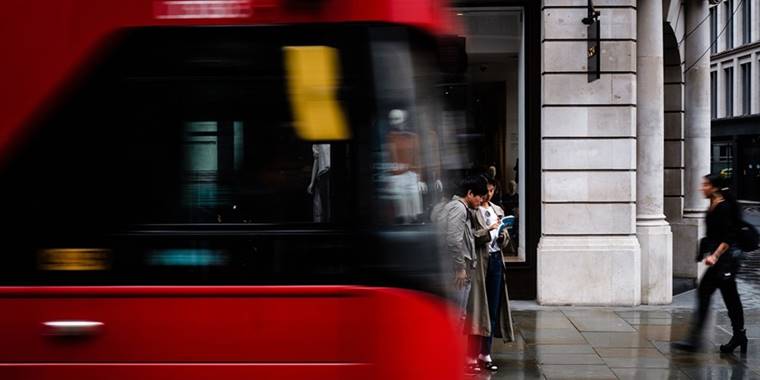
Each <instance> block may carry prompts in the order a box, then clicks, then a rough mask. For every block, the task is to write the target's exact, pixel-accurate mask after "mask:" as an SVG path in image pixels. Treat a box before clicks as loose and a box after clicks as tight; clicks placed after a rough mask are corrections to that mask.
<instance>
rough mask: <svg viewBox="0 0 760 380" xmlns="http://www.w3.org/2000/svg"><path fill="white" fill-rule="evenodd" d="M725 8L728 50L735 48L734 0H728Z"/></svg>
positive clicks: (725, 36) (725, 33) (725, 34)
mask: <svg viewBox="0 0 760 380" xmlns="http://www.w3.org/2000/svg"><path fill="white" fill-rule="evenodd" d="M724 4H726V8H725V12H724V14H725V16H726V17H725V19H726V23H725V24H724V25H726V29H725V32H724V33H723V35H724V38H725V39H726V50H729V49H733V48H734V0H727V1H726V2H725V3H724Z"/></svg>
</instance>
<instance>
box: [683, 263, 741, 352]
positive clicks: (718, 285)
mask: <svg viewBox="0 0 760 380" xmlns="http://www.w3.org/2000/svg"><path fill="white" fill-rule="evenodd" d="M725 254H727V255H730V254H731V252H726V253H725ZM737 270H738V267H737V266H735V265H733V264H732V263H730V262H726V263H721V262H718V263H717V264H716V265H714V266H711V267H710V268H708V269H707V271H706V272H705V275H704V276H703V277H702V281H701V282H700V283H699V288H698V289H697V297H698V298H697V312H696V317H695V322H694V329H693V330H692V334H694V338H695V339H699V337H701V334H702V330H703V329H704V326H705V320H706V319H707V313H708V311H709V310H710V299H711V298H712V295H713V293H714V292H715V290H717V289H720V294H721V295H722V296H723V301H724V302H725V303H726V308H727V309H728V317H729V318H730V319H731V327H732V328H733V330H734V331H735V332H736V331H740V330H743V329H744V309H743V308H742V301H741V300H740V299H739V292H738V291H737V290H736V271H737Z"/></svg>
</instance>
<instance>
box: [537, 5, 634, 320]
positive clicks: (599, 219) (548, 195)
mask: <svg viewBox="0 0 760 380" xmlns="http://www.w3.org/2000/svg"><path fill="white" fill-rule="evenodd" d="M586 5H587V2H586V1H585V0H544V1H543V10H542V27H543V36H542V48H541V51H542V61H543V62H542V78H543V80H542V117H541V138H542V144H541V156H542V162H541V167H542V187H543V189H542V199H541V212H542V217H541V221H542V226H541V231H542V237H541V240H540V242H539V246H538V254H537V255H538V258H537V282H538V291H537V300H538V302H539V303H541V304H589V305H636V304H638V303H639V302H640V299H641V269H640V260H641V257H640V247H639V243H638V240H637V238H636V2H635V0H603V1H596V2H595V4H594V5H595V6H596V7H597V9H598V10H599V11H601V17H600V19H601V20H603V21H602V24H601V40H602V42H601V54H602V63H601V71H602V74H601V78H600V79H598V80H596V81H594V82H591V83H589V82H588V81H587V74H586V37H587V32H586V26H585V25H583V24H582V23H581V19H582V18H584V17H586V12H587V10H586Z"/></svg>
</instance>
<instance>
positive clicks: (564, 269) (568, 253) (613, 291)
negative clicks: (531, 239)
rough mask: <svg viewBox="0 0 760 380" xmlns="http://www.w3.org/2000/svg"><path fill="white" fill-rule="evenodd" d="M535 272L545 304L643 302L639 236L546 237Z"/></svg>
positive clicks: (636, 303)
mask: <svg viewBox="0 0 760 380" xmlns="http://www.w3.org/2000/svg"><path fill="white" fill-rule="evenodd" d="M536 270H537V282H538V284H537V285H538V294H537V302H538V303H539V304H541V305H600V306H637V305H639V304H640V303H641V251H640V248H639V241H638V240H637V239H636V237H635V236H544V237H542V238H541V241H540V242H539V244H538V254H537V268H536Z"/></svg>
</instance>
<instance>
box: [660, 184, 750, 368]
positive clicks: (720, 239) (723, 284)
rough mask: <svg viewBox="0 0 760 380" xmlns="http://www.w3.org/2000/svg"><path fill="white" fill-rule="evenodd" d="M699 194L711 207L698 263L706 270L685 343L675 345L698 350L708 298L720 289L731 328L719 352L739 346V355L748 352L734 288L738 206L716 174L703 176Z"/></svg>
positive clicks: (737, 267) (737, 254)
mask: <svg viewBox="0 0 760 380" xmlns="http://www.w3.org/2000/svg"><path fill="white" fill-rule="evenodd" d="M702 193H704V195H705V197H706V198H708V199H710V207H709V208H708V210H707V216H706V217H705V224H706V227H707V231H706V236H705V238H704V239H702V242H701V243H700V247H699V253H698V255H697V261H702V260H703V259H704V263H705V265H707V267H708V268H707V271H705V274H704V275H703V276H702V280H701V281H700V283H699V288H698V289H697V297H698V299H697V311H696V315H695V319H694V321H692V326H691V331H690V334H689V337H688V340H686V341H683V342H677V343H675V344H674V345H675V346H676V347H677V348H680V349H683V350H687V351H697V350H698V349H699V347H700V345H701V342H702V331H703V330H704V326H705V320H706V318H707V314H708V311H709V309H710V298H711V297H712V294H713V293H714V292H715V290H717V289H719V290H720V293H721V295H722V296H723V301H724V302H725V303H726V308H727V309H728V317H729V318H730V319H731V328H732V329H733V336H732V337H731V340H730V341H729V342H728V343H726V344H724V345H721V346H720V351H721V352H724V353H729V352H733V351H734V350H735V349H736V347H741V352H747V334H746V330H745V329H744V310H743V308H742V302H741V300H740V299H739V292H738V291H737V289H736V272H737V271H738V270H739V264H740V263H739V260H740V257H741V255H742V252H741V250H739V249H738V248H737V247H736V241H737V238H738V232H739V221H740V210H739V206H738V204H737V203H736V200H735V199H734V198H733V196H732V195H731V193H730V192H729V191H728V188H726V187H725V180H724V179H723V178H722V177H721V176H720V175H718V174H709V175H707V176H705V177H704V179H703V181H702Z"/></svg>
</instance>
